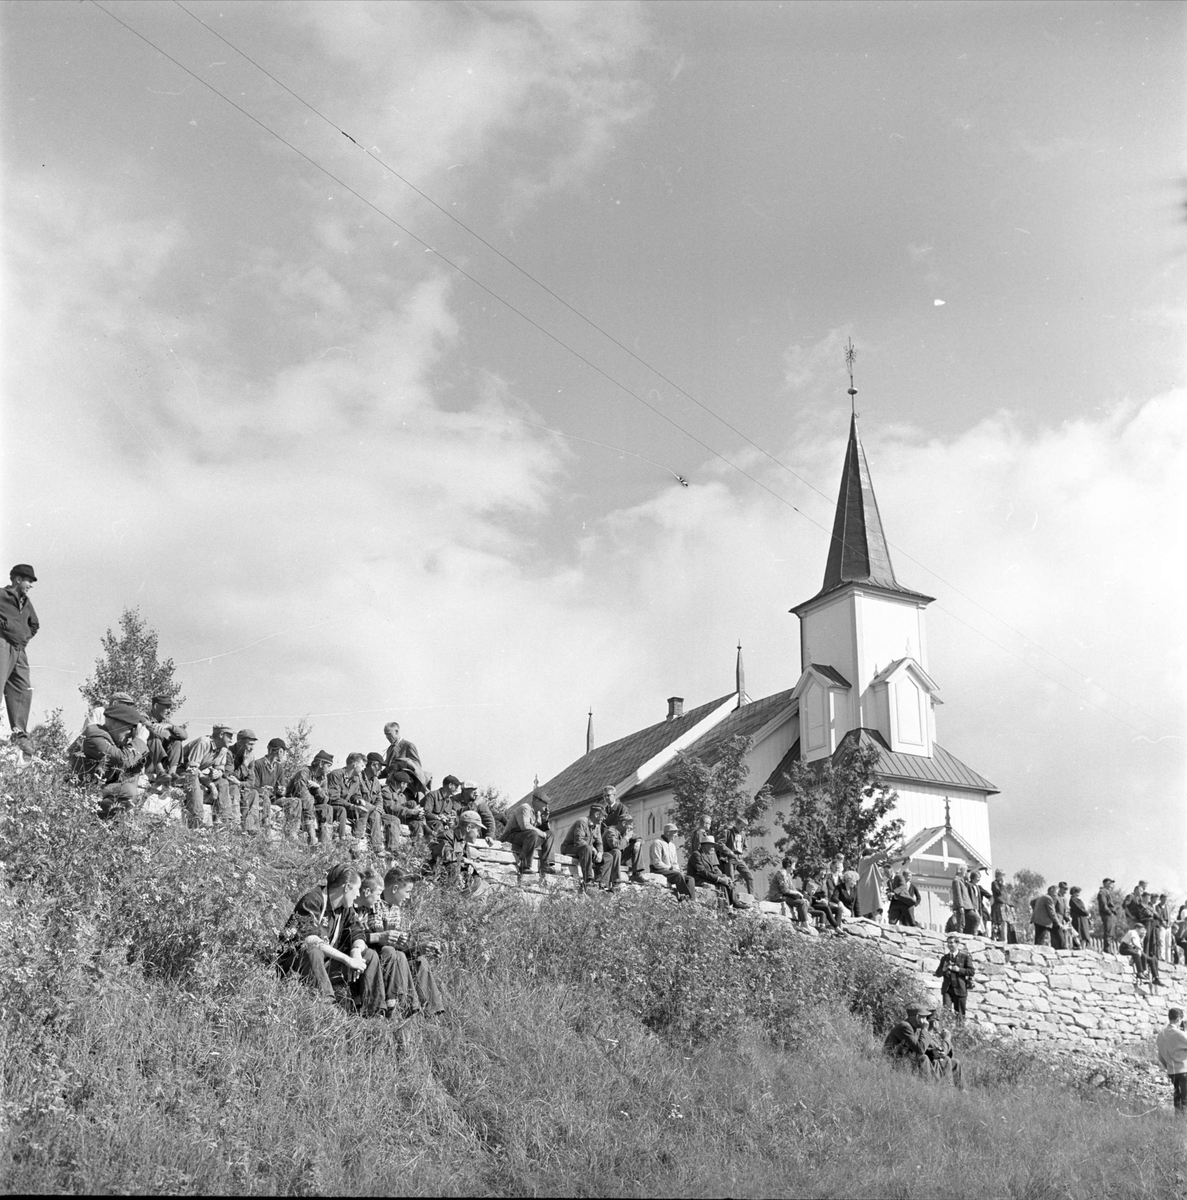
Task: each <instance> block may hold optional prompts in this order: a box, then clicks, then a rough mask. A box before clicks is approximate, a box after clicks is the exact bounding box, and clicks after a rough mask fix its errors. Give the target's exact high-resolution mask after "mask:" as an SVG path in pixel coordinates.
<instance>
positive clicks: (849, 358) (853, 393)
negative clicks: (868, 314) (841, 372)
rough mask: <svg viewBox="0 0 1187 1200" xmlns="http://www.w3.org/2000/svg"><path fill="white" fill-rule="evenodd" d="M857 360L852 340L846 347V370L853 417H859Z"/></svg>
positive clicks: (850, 410)
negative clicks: (855, 377) (854, 384)
mask: <svg viewBox="0 0 1187 1200" xmlns="http://www.w3.org/2000/svg"><path fill="white" fill-rule="evenodd" d="M856 360H857V351H856V350H855V349H854V346H853V339H852V338H850V339H849V342H848V345H846V347H845V370H847V371H848V372H849V412H850V415H851V416H854V417H856V416H857V388H855V387H854V386H853V364H854V362H855V361H856Z"/></svg>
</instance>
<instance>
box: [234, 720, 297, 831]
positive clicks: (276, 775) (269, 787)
mask: <svg viewBox="0 0 1187 1200" xmlns="http://www.w3.org/2000/svg"><path fill="white" fill-rule="evenodd" d="M287 749H288V746H287V745H286V744H285V740H284V738H278V737H274V738H272V739H271V740H270V741H269V742H268V752H267V753H266V754H265V755H264V757H263V758H257V759H255V760H254V761H253V762H252V764H251V775H250V777H249V779H248V785H247V788H246V789H245V791H244V802H245V805H246V807H245V811H244V814H243V828H244V829H245V830H246V831H247V832H248V833H263V835H264V837H269V836H270V834H271V830H272V805H273V804H274V803H279V802H280V799H281V797H282V796H283V795H284V762H283V761H282V760H281V757H280V756H281V754H283V753H284V751H286V750H287Z"/></svg>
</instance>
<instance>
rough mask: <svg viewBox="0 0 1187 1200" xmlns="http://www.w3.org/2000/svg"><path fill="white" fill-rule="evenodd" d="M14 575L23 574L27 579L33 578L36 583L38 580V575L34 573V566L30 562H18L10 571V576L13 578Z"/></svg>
mask: <svg viewBox="0 0 1187 1200" xmlns="http://www.w3.org/2000/svg"><path fill="white" fill-rule="evenodd" d="M14 575H23V576H24V577H25V578H26V579H31V580H32V581H33V582H34V583H36V582H37V576H36V575H34V574H33V568H32V567H31V566H29V564H28V563H17V565H16V566H15V567H13V568H12V570H11V571H9V572H8V578H9V579H11V578H12V577H13V576H14Z"/></svg>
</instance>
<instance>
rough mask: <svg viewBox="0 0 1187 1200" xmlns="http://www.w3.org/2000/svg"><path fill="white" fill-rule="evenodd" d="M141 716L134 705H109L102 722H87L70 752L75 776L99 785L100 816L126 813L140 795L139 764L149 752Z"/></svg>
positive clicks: (119, 703)
mask: <svg viewBox="0 0 1187 1200" xmlns="http://www.w3.org/2000/svg"><path fill="white" fill-rule="evenodd" d="M140 715H141V714H140V713H139V712H138V711H137V710H136V708H135V706H134V705H132V704H125V703H123V702H116V703H114V704H109V705H107V707H106V709H105V711H104V714H103V724H102V725H96V724H95V723H94V722H88V723H87V725H86V726H85V727H84V728H83V731H82V736H81V737H80V738H78V739H77V740H76V741H75V742H74V743H73V745H71V747H70V749H69V750H68V751H67V753H68V755H69V761H70V766H71V770H72V771H73V772H74V774H75V775H76V777H77V778H79V779H82V780H87V781H93V782H95V783H97V784H98V785H99V787H100V793H99V814H100V816H103V817H110V816H114V815H115V814H116V813H119V812H127V810H128V809H129V808H131V807H132V805H133V803H134V802H135V801H136V798H137V796H138V795H139V794H140V792H139V786H138V782H137V781H138V778H139V773H140V764H141V763H142V762H143V761H144V759H145V757H146V756H147V754H148V744H147V742H146V741H145V740H144V736H143V734H144V726H143V725H141V724H140V723H139V717H140Z"/></svg>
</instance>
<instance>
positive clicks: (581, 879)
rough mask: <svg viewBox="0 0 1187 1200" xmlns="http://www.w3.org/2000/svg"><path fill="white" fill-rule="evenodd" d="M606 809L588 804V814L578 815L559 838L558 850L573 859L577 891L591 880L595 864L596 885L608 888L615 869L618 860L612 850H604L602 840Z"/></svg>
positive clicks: (586, 886)
mask: <svg viewBox="0 0 1187 1200" xmlns="http://www.w3.org/2000/svg"><path fill="white" fill-rule="evenodd" d="M605 815H606V810H605V809H604V808H603V807H602V805H601V804H600V803H597V802H595V803H594V804H593V805H591V806H590V810H589V816H588V817H578V818H577V820H576V821H574V822H573V824H572V825H570V826H569V829H568V832H567V833H566V834H565V838H564V841H562V842H561V853H562V854H567V855H569V857H570V858H571V859H572V860H573V865H574V867H575V871H576V875H577V887H578V890H579V891H582V892H584V891H586V889H587V888H588V887H589V885H590V884H591V883H592V882H593V878H594V868H595V867H597V866H599V865H600V866H601V872H600V874H599V876H598V886H599V887H601V888H609V886H610V882H611V880H612V879H613V877H614V873H615V871H616V870H617V861H616V860H615V857H614V855H613V854H609V855H608V854H606V853H605V850H604V847H603V842H602V818H603V817H604V816H605Z"/></svg>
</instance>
